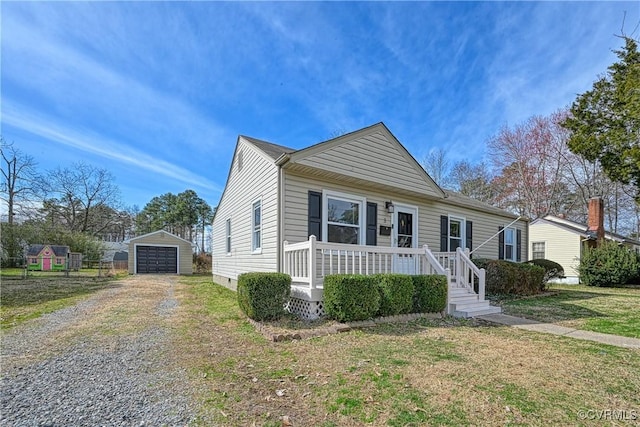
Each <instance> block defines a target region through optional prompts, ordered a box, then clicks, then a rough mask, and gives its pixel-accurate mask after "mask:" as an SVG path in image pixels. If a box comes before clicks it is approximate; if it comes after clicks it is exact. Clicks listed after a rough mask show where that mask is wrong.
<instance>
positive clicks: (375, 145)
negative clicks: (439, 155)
mask: <svg viewBox="0 0 640 427" xmlns="http://www.w3.org/2000/svg"><path fill="white" fill-rule="evenodd" d="M347 147H348V148H347ZM354 150H355V151H354ZM380 153H384V154H380ZM358 155H360V156H363V155H366V156H368V160H369V161H366V162H365V161H363V162H361V164H360V166H359V167H360V170H359V172H355V171H349V170H346V169H342V170H339V167H338V166H335V167H334V165H333V162H331V161H329V162H328V161H327V158H329V157H333V156H337V157H338V158H349V157H353V156H358ZM380 156H383V157H380ZM375 157H378V158H379V159H380V158H383V159H384V160H386V161H385V162H384V163H377V164H374V163H371V162H370V160H371V159H373V158H375ZM316 162H324V166H323V168H328V170H331V169H332V168H333V172H338V173H340V174H345V175H347V176H350V177H351V178H355V179H356V180H357V179H358V178H360V176H359V175H361V174H366V173H368V174H369V175H368V180H370V181H373V182H376V178H377V177H379V178H380V180H378V181H377V183H378V184H383V185H384V184H389V182H387V181H386V179H389V178H390V177H393V176H403V177H404V178H406V180H407V182H408V183H410V185H411V187H413V188H414V189H415V190H416V191H417V192H420V193H421V194H422V195H424V196H427V195H429V196H430V197H436V198H439V199H441V198H444V197H445V192H444V191H443V190H442V188H440V186H439V185H438V184H437V183H436V182H435V181H434V180H433V179H432V178H431V176H429V174H428V173H427V172H426V171H425V170H424V168H423V167H422V166H421V165H420V163H418V161H417V160H416V159H415V158H414V157H413V156H412V155H411V153H409V151H408V150H407V149H406V148H405V147H404V145H402V143H400V141H399V140H398V139H397V138H396V137H395V135H393V134H392V133H391V131H390V130H389V129H388V128H387V127H386V126H385V124H384V123H382V122H379V123H376V124H374V125H371V126H367V127H365V128H362V129H359V130H356V131H353V132H349V133H347V134H344V135H341V136H338V137H336V138H332V139H329V140H327V141H324V142H320V143H318V144H315V145H312V146H310V147H307V148H304V149H302V150H298V151H295V152H293V153H290V154H288V155H284V156H283V157H282V158H280V159H279V160H278V161H277V163H278V164H280V165H285V166H289V165H293V166H294V167H298V168H301V170H305V169H306V170H310V169H313V168H315V167H316ZM394 162H395V163H394ZM367 167H369V169H371V168H372V167H374V168H380V169H379V170H380V174H378V173H377V172H376V173H375V174H372V173H371V170H369V171H367V170H366V168H367ZM385 168H386V170H385ZM385 172H386V174H387V175H386V178H385ZM374 177H376V178H374ZM372 178H373V179H372ZM400 180H401V181H404V179H400Z"/></svg>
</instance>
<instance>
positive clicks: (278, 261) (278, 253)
mask: <svg viewBox="0 0 640 427" xmlns="http://www.w3.org/2000/svg"><path fill="white" fill-rule="evenodd" d="M289 158H290V157H289V155H288V154H283V155H281V156H280V157H278V158H277V159H276V162H275V164H276V166H277V167H278V190H277V194H278V195H277V198H278V219H277V221H278V230H277V232H276V239H277V242H276V264H277V266H278V267H277V268H278V272H279V273H281V272H282V271H283V270H284V266H283V265H282V250H283V248H282V242H283V241H282V233H283V230H284V171H283V169H282V166H283V165H284V164H286V163H287V162H288V161H289Z"/></svg>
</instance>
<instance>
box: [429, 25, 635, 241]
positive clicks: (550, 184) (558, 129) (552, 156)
mask: <svg viewBox="0 0 640 427" xmlns="http://www.w3.org/2000/svg"><path fill="white" fill-rule="evenodd" d="M622 39H623V40H624V43H625V45H624V48H623V49H621V50H618V51H615V53H616V55H617V57H618V61H617V62H616V63H614V64H613V65H611V66H610V67H609V68H608V71H607V73H606V74H604V75H602V76H600V77H598V79H597V80H596V81H595V83H594V84H593V87H592V89H591V90H589V91H587V92H585V93H583V94H579V95H578V96H577V98H576V100H575V101H574V102H573V103H572V105H571V106H570V107H567V108H565V109H560V110H558V111H556V112H554V113H552V114H550V115H548V116H533V117H530V118H529V119H527V120H525V121H524V122H522V123H519V124H516V125H514V126H503V127H502V128H501V129H500V130H499V131H498V132H497V133H496V134H495V135H493V136H491V137H490V138H489V139H488V140H487V157H488V159H489V160H488V161H486V162H479V163H471V162H469V161H467V160H462V161H457V162H452V161H451V160H450V159H449V158H448V153H447V151H446V150H444V149H438V150H433V151H431V152H430V153H429V154H428V155H427V156H426V157H425V158H424V159H423V161H422V165H423V167H424V168H425V169H426V170H427V172H428V173H429V174H430V175H431V177H432V178H433V179H434V180H435V181H436V182H437V183H438V184H439V185H441V186H443V187H444V188H449V189H452V190H454V191H457V192H460V193H462V194H464V195H466V196H468V197H471V198H474V199H478V200H481V201H484V202H487V203H489V204H491V205H493V206H497V207H500V208H503V209H506V210H508V211H511V212H513V213H516V214H519V215H522V216H525V217H528V218H530V219H532V220H533V219H536V218H541V217H544V216H545V215H556V216H564V217H566V218H567V219H571V220H574V221H577V222H580V223H586V216H587V205H588V201H589V199H590V198H591V197H596V196H600V197H602V198H603V199H604V200H605V215H606V224H605V226H606V227H607V228H608V229H609V230H610V231H613V232H616V233H620V234H624V235H628V236H632V237H636V238H638V236H640V190H639V187H640V53H639V52H638V45H637V42H636V40H634V39H632V38H629V37H622Z"/></svg>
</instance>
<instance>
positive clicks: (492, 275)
mask: <svg viewBox="0 0 640 427" xmlns="http://www.w3.org/2000/svg"><path fill="white" fill-rule="evenodd" d="M474 263H476V265H477V266H478V267H479V268H484V269H485V270H486V273H487V274H486V292H488V293H492V294H511V295H535V294H537V293H539V292H540V291H541V289H543V288H544V274H545V270H544V268H542V267H539V266H537V265H533V264H527V263H516V262H511V261H505V260H497V259H492V260H482V262H480V263H478V262H477V261H476V260H474Z"/></svg>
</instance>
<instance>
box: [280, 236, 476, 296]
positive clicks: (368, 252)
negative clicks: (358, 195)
mask: <svg viewBox="0 0 640 427" xmlns="http://www.w3.org/2000/svg"><path fill="white" fill-rule="evenodd" d="M284 272H285V273H287V274H289V275H290V276H291V280H292V282H293V284H294V285H295V286H303V287H307V288H308V289H310V290H315V289H321V288H322V285H323V282H324V277H325V276H327V275H329V274H365V275H369V274H377V273H404V274H411V275H417V274H443V275H445V276H447V282H448V283H449V287H450V288H451V287H457V288H466V289H467V290H469V292H473V293H476V294H477V295H478V299H479V300H481V301H482V300H484V296H485V271H484V270H483V269H479V268H478V267H477V266H476V265H475V264H474V263H473V262H472V261H471V259H470V257H469V250H468V249H465V250H462V249H461V248H458V249H457V251H456V252H432V251H431V250H430V249H429V248H428V247H427V245H424V246H423V247H421V248H392V247H382V246H362V245H348V244H340V243H327V242H318V241H317V240H316V238H315V236H310V237H309V240H308V241H306V242H300V243H293V244H290V243H288V242H284ZM476 285H477V286H476Z"/></svg>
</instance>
